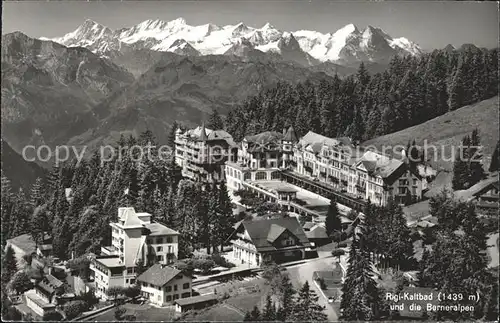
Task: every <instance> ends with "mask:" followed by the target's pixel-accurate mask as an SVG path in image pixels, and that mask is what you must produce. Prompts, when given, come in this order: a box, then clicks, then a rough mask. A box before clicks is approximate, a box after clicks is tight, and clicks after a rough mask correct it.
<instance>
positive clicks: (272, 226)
mask: <svg viewBox="0 0 500 323" xmlns="http://www.w3.org/2000/svg"><path fill="white" fill-rule="evenodd" d="M241 225H243V226H244V228H245V230H246V231H247V232H248V235H249V236H250V239H251V240H252V242H253V244H254V245H255V248H256V249H257V251H259V252H265V251H273V250H277V249H276V247H275V246H274V245H273V244H272V242H274V241H275V240H276V239H277V238H278V237H279V236H280V235H281V234H282V233H283V232H285V231H289V232H290V233H291V234H292V235H294V236H295V237H297V239H298V240H299V242H300V243H301V244H302V245H303V246H306V247H309V246H310V245H311V243H310V242H309V240H308V239H307V237H306V234H305V233H304V230H303V229H302V227H301V226H300V223H299V221H298V220H297V218H295V217H288V218H274V219H266V220H255V221H243V222H241V223H240V226H241Z"/></svg>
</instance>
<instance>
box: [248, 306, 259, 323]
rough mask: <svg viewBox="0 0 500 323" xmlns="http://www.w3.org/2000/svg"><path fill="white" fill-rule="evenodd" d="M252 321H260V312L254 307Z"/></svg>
mask: <svg viewBox="0 0 500 323" xmlns="http://www.w3.org/2000/svg"><path fill="white" fill-rule="evenodd" d="M250 321H253V322H256V321H260V311H259V308H258V307H257V306H254V307H253V309H252V311H251V312H250Z"/></svg>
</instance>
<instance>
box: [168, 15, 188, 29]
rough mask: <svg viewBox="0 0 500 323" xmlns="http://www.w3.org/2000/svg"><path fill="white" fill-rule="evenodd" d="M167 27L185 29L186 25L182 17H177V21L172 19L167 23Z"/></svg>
mask: <svg viewBox="0 0 500 323" xmlns="http://www.w3.org/2000/svg"><path fill="white" fill-rule="evenodd" d="M167 25H168V26H169V27H171V28H175V27H179V28H181V27H185V26H186V25H187V23H186V19H184V18H182V17H179V18H177V19H174V20H171V21H169V22H168V23H167Z"/></svg>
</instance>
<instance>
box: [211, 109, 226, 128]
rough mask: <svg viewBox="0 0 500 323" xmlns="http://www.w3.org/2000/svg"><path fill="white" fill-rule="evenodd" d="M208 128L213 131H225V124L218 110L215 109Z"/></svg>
mask: <svg viewBox="0 0 500 323" xmlns="http://www.w3.org/2000/svg"><path fill="white" fill-rule="evenodd" d="M207 128H208V129H212V130H222V129H224V122H223V121H222V117H221V116H220V114H219V111H218V110H217V109H213V110H212V113H211V114H210V117H209V118H208V123H207Z"/></svg>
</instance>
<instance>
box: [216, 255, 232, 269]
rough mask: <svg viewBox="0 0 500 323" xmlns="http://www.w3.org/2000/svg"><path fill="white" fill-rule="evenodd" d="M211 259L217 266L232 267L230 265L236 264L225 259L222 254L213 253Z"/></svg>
mask: <svg viewBox="0 0 500 323" xmlns="http://www.w3.org/2000/svg"><path fill="white" fill-rule="evenodd" d="M211 259H212V260H213V261H214V262H215V264H216V265H217V266H221V267H226V268H232V267H235V266H236V265H235V264H233V263H232V262H229V261H227V259H226V258H224V257H223V256H221V255H220V254H218V253H214V254H213V255H212V257H211Z"/></svg>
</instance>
